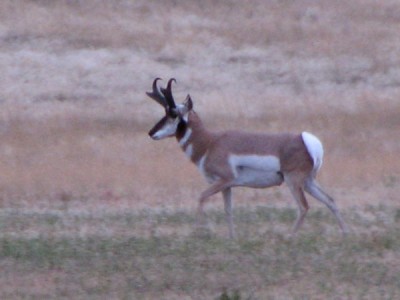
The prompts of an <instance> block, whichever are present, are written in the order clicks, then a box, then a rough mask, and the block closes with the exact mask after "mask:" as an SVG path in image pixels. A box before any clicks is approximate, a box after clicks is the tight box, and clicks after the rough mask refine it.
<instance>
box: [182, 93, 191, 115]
mask: <svg viewBox="0 0 400 300" xmlns="http://www.w3.org/2000/svg"><path fill="white" fill-rule="evenodd" d="M183 105H184V106H185V108H186V110H187V111H191V110H192V109H193V101H192V98H191V97H190V95H189V94H188V95H187V96H186V100H185V103H183Z"/></svg>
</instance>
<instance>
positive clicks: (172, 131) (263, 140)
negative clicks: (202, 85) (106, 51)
mask: <svg viewBox="0 0 400 300" xmlns="http://www.w3.org/2000/svg"><path fill="white" fill-rule="evenodd" d="M158 80H160V78H156V79H155V80H154V82H153V90H152V91H151V92H147V93H146V94H147V95H148V96H149V97H150V98H152V99H153V100H155V101H156V102H158V103H159V104H160V105H162V106H163V107H164V108H165V116H164V117H163V118H162V119H161V120H160V121H159V122H158V123H157V124H156V125H155V126H154V127H153V128H152V129H151V130H150V132H149V135H150V137H151V138H153V139H154V140H160V139H163V138H166V137H176V139H177V141H178V143H179V145H180V146H181V148H182V150H183V151H184V152H185V154H186V156H187V157H188V158H189V159H190V160H191V161H192V162H193V163H195V164H196V166H197V167H198V168H199V170H200V172H201V173H202V174H203V175H204V177H205V178H206V180H207V181H208V183H209V184H210V186H209V188H208V189H206V190H205V191H204V192H203V193H202V194H201V196H200V199H199V206H198V215H199V216H202V215H203V214H204V211H203V209H204V204H205V203H206V201H207V199H208V198H209V197H210V196H212V195H214V194H216V193H218V192H221V193H222V195H223V199H224V205H225V212H226V216H227V221H228V224H229V234H230V237H234V236H235V231H234V226H233V219H232V193H231V189H232V187H235V186H246V187H252V188H267V187H272V186H277V185H281V184H282V183H283V182H286V183H287V185H288V186H289V189H290V192H291V194H292V195H293V198H294V199H295V200H296V203H297V206H298V215H297V219H296V221H295V223H294V226H293V232H296V231H297V230H298V229H299V228H300V226H301V224H302V223H303V220H304V217H305V215H306V213H307V210H308V208H309V206H308V203H307V200H306V197H305V195H304V191H306V192H307V193H309V194H310V195H312V196H313V197H314V198H316V199H317V200H319V201H321V202H322V203H324V204H325V205H326V206H327V207H328V208H329V209H330V210H331V212H332V213H333V214H334V215H335V217H336V219H337V221H338V222H339V226H340V228H341V230H342V232H343V233H346V232H347V227H346V225H345V223H344V221H343V219H342V217H341V215H340V213H339V211H338V209H337V207H336V204H335V202H334V200H333V199H332V198H331V197H330V196H329V195H328V194H326V193H325V192H324V191H323V190H322V189H321V187H320V186H319V185H318V184H317V182H316V181H315V177H316V175H317V172H318V170H319V169H320V167H321V165H322V157H323V148H322V144H321V142H320V141H319V140H318V138H317V137H315V136H314V135H312V134H311V133H308V132H302V133H301V134H260V133H245V132H240V131H226V132H219V133H215V132H210V131H208V130H207V129H206V128H205V127H204V126H203V124H202V122H201V120H200V118H199V116H198V115H197V114H196V113H195V112H194V110H193V102H192V99H191V98H190V95H188V96H187V98H186V101H185V102H184V103H183V104H178V105H176V104H175V101H174V98H173V95H172V91H171V85H172V82H174V81H175V79H174V78H172V79H170V80H169V81H168V84H167V87H166V88H161V89H159V88H158V87H157V81H158Z"/></svg>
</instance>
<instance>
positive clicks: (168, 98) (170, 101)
mask: <svg viewBox="0 0 400 300" xmlns="http://www.w3.org/2000/svg"><path fill="white" fill-rule="evenodd" d="M173 81H174V82H175V83H176V79H175V78H171V79H170V80H168V84H167V88H166V89H161V92H162V93H163V94H164V98H165V100H166V102H167V104H168V107H169V108H170V109H171V108H176V105H175V101H174V97H173V96H172V90H171V88H172V82H173Z"/></svg>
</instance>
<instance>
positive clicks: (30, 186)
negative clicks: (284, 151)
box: [0, 0, 400, 299]
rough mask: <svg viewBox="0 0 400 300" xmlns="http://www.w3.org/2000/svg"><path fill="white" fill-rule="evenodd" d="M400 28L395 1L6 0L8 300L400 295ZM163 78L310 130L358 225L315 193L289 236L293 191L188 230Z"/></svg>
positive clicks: (188, 172)
mask: <svg viewBox="0 0 400 300" xmlns="http://www.w3.org/2000/svg"><path fill="white" fill-rule="evenodd" d="M339 2H340V3H339ZM399 32H400V3H399V2H398V1H395V0H382V1H375V0H353V1H344V2H342V1H330V0H322V1H308V0H298V1H281V0H268V1H264V0H250V1H236V0H232V1H228V0H221V1H215V0H202V1H196V0H189V1H183V0H182V1H181V0H166V1H145V0H114V1H106V0H87V1H83V0H82V1H81V0H56V1H51V0H30V1H28V0H26V1H22V0H16V1H8V0H6V1H1V2H0V70H1V72H0V139H1V144H0V270H1V272H0V298H1V299H399V298H400V274H399V268H400V267H399V266H400V234H399V233H400V197H399V194H400V186H399V183H400V172H399V170H400V159H399V152H400V35H399ZM158 76H160V77H162V78H164V79H167V78H170V77H175V78H176V79H177V85H175V86H174V91H175V98H176V100H177V101H183V100H184V98H185V96H186V94H187V93H190V94H191V96H192V98H193V100H194V105H195V110H196V111H197V112H198V114H199V115H200V116H201V117H202V118H203V120H204V122H205V123H206V124H207V126H208V127H209V128H215V129H218V130H220V129H228V128H241V129H246V130H253V131H267V132H280V131H294V132H300V131H303V130H307V131H311V132H313V133H315V134H316V135H318V136H319V137H320V138H321V140H322V141H323V143H324V145H325V153H326V156H325V161H324V166H323V168H322V170H321V172H320V174H319V181H320V182H321V184H322V185H323V186H325V187H326V189H327V191H329V193H330V194H332V195H334V197H335V198H336V200H337V203H338V206H339V207H340V208H341V210H342V211H343V214H344V217H345V219H346V221H347V222H348V223H349V225H350V227H351V234H350V235H349V237H348V238H346V239H343V238H342V237H341V236H340V233H339V230H338V227H337V225H336V223H335V220H334V219H333V217H332V216H331V215H330V214H329V212H328V210H327V209H326V208H325V207H322V206H321V205H319V204H318V203H316V201H314V200H312V199H310V204H311V210H310V214H309V216H308V218H306V221H305V224H304V227H303V228H302V231H301V232H300V233H299V235H298V236H296V237H295V238H290V237H289V232H290V226H291V224H292V223H293V221H294V219H295V205H294V203H293V201H292V199H291V197H290V195H289V193H288V191H287V189H286V188H285V187H280V188H272V189H267V190H251V189H240V188H238V189H236V190H234V201H235V206H236V211H235V218H236V224H237V227H238V235H239V238H238V240H237V241H229V240H227V239H226V238H225V237H226V236H227V228H226V224H225V222H224V216H223V209H222V203H221V202H222V201H221V199H220V198H218V197H215V201H214V202H210V204H209V205H208V217H209V220H210V224H211V226H212V229H211V230H210V232H206V233H204V234H201V235H198V234H196V233H195V231H194V224H195V208H196V205H197V202H196V199H197V196H198V195H199V194H200V192H201V191H202V190H203V189H204V188H205V187H206V184H205V182H204V180H203V179H202V178H201V176H200V175H199V174H198V173H197V170H196V168H195V166H193V165H191V164H190V163H189V162H188V161H187V159H186V158H185V156H184V155H183V154H182V153H181V150H180V149H179V147H178V145H177V144H176V142H175V141H174V140H172V139H171V140H166V141H160V142H154V141H151V140H150V138H149V137H148V136H147V131H148V130H149V129H150V128H151V127H152V126H153V125H154V123H155V122H156V121H158V119H159V118H160V117H161V116H162V115H163V111H162V109H161V108H160V107H159V106H158V105H157V104H155V103H154V102H153V101H151V100H150V99H149V98H147V97H146V96H145V91H148V90H150V88H151V83H152V80H153V79H154V78H155V77H158Z"/></svg>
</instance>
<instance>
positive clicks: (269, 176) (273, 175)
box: [229, 155, 283, 188]
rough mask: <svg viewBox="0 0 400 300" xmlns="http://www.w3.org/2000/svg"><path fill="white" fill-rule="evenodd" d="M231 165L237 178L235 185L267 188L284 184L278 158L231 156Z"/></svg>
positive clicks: (269, 156)
mask: <svg viewBox="0 0 400 300" xmlns="http://www.w3.org/2000/svg"><path fill="white" fill-rule="evenodd" d="M229 164H230V166H231V168H232V173H233V175H234V177H235V179H234V185H238V186H249V187H258V188H265V187H270V186H274V185H280V184H281V183H282V182H283V177H282V174H281V173H280V162H279V159H278V158H277V157H276V156H272V155H266V156H260V155H231V156H230V157H229Z"/></svg>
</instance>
